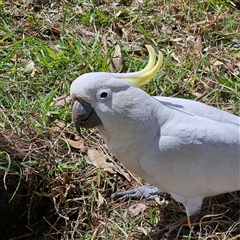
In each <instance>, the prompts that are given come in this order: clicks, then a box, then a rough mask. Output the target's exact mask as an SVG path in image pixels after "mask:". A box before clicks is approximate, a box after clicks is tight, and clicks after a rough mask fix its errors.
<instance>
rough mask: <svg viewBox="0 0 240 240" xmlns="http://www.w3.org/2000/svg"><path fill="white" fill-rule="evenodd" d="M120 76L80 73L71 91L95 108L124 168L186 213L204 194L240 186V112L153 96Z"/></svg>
mask: <svg viewBox="0 0 240 240" xmlns="http://www.w3.org/2000/svg"><path fill="white" fill-rule="evenodd" d="M119 76H121V75H120V74H110V73H88V74H85V75H82V76H80V77H79V78H78V79H77V80H76V81H74V82H73V84H72V86H71V96H72V98H73V99H74V100H81V101H84V102H86V103H88V104H90V105H91V107H92V108H93V109H94V110H95V112H96V114H97V116H98V117H99V119H100V120H101V124H98V125H97V126H96V128H97V130H98V131H99V133H100V134H101V135H102V137H103V138H104V140H105V142H106V145H107V146H108V148H109V150H110V151H111V152H112V153H113V154H114V155H115V156H116V157H117V158H118V159H119V160H120V161H121V162H122V163H123V164H124V166H125V167H126V168H127V169H129V170H130V171H131V172H133V173H135V174H136V175H138V176H140V177H142V178H143V179H144V180H145V181H147V182H148V183H150V184H152V185H154V186H155V187H157V188H158V189H160V190H162V191H165V192H169V193H171V195H172V196H173V198H175V200H177V201H178V202H181V203H183V204H184V206H185V208H186V212H187V215H188V216H191V215H193V214H195V213H197V212H199V211H200V208H201V205H202V200H203V198H204V197H207V196H212V195H217V194H221V193H225V192H232V191H237V190H240V118H239V117H237V116H235V115H233V114H230V113H227V112H225V111H222V110H219V109H216V108H213V107H210V106H208V105H206V104H203V103H200V102H196V101H191V100H186V99H177V98H170V97H151V96H149V95H148V94H147V93H145V92H144V91H143V90H141V89H139V88H136V87H134V86H132V85H131V84H129V83H128V82H125V81H123V80H122V79H119ZM102 93H104V95H101V94H102ZM106 93H107V94H106ZM105 95H107V97H105ZM101 96H104V97H103V98H102V97H101Z"/></svg>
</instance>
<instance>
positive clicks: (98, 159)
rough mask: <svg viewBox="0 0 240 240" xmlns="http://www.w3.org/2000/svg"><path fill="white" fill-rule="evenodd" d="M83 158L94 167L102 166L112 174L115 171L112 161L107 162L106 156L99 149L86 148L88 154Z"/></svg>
mask: <svg viewBox="0 0 240 240" xmlns="http://www.w3.org/2000/svg"><path fill="white" fill-rule="evenodd" d="M85 159H86V162H87V163H89V164H92V165H94V166H95V167H98V168H99V167H100V168H103V169H104V170H105V171H107V172H110V173H112V174H113V173H114V172H115V171H114V168H115V167H114V165H113V163H111V162H110V163H108V162H107V157H106V156H105V155H104V154H103V153H102V152H101V151H98V150H96V149H88V154H87V156H86V157H85Z"/></svg>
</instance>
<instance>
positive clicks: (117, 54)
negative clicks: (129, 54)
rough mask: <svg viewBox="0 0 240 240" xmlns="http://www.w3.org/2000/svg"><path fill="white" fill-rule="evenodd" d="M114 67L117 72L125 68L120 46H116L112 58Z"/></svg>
mask: <svg viewBox="0 0 240 240" xmlns="http://www.w3.org/2000/svg"><path fill="white" fill-rule="evenodd" d="M112 63H113V67H114V68H115V70H116V71H117V72H120V71H121V70H122V68H123V61H122V54H121V49H120V46H119V45H116V46H115V51H114V54H113V58H112Z"/></svg>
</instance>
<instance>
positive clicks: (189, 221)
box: [187, 216, 192, 229]
mask: <svg viewBox="0 0 240 240" xmlns="http://www.w3.org/2000/svg"><path fill="white" fill-rule="evenodd" d="M187 223H188V226H189V228H190V229H192V226H191V219H190V217H189V216H187Z"/></svg>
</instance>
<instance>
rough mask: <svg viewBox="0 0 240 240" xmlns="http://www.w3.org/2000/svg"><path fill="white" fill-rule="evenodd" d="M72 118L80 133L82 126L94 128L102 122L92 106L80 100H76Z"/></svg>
mask: <svg viewBox="0 0 240 240" xmlns="http://www.w3.org/2000/svg"><path fill="white" fill-rule="evenodd" d="M72 120H73V125H74V127H75V128H76V129H77V131H78V132H79V133H80V127H84V128H94V127H96V126H98V125H99V124H101V123H102V122H101V120H100V118H99V117H98V115H97V113H96V112H95V110H94V109H93V108H92V106H91V105H90V104H88V103H86V102H83V101H80V100H76V101H75V102H74V104H73V110H72Z"/></svg>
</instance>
